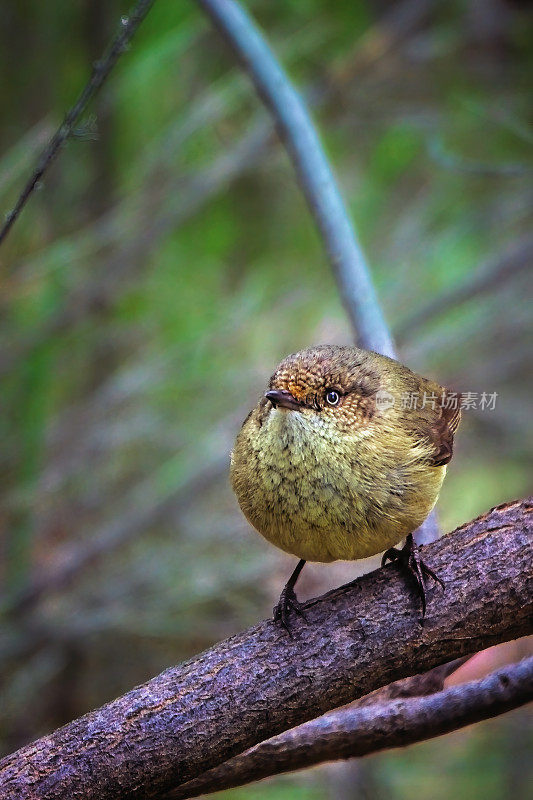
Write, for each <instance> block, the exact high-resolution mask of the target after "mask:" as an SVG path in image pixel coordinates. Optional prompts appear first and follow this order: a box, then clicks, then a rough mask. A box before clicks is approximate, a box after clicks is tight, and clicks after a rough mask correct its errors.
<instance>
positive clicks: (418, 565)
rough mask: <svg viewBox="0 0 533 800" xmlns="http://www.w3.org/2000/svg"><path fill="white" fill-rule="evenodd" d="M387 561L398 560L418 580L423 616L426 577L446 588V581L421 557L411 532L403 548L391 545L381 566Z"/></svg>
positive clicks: (423, 615)
mask: <svg viewBox="0 0 533 800" xmlns="http://www.w3.org/2000/svg"><path fill="white" fill-rule="evenodd" d="M387 561H398V562H399V563H400V565H401V566H403V567H404V568H406V569H407V570H409V572H410V573H411V575H412V576H413V578H414V579H415V581H416V586H417V590H418V594H419V596H420V600H421V602H422V617H425V615H426V578H428V577H429V578H433V580H434V581H435V583H438V584H440V585H441V586H442V588H443V589H444V588H445V587H444V582H443V581H442V580H441V579H440V578H439V576H438V575H437V574H436V573H435V572H433V570H432V569H431V567H428V565H427V564H426V563H425V562H424V561H423V560H422V558H421V557H420V548H419V546H418V545H417V543H416V542H415V540H414V539H413V534H412V533H410V534H409V535H408V536H407V538H406V540H405V545H404V546H403V547H402V549H401V550H398V548H397V547H391V548H390V549H389V550H387V551H386V552H385V553H383V558H382V559H381V566H384V565H385V564H386V563H387Z"/></svg>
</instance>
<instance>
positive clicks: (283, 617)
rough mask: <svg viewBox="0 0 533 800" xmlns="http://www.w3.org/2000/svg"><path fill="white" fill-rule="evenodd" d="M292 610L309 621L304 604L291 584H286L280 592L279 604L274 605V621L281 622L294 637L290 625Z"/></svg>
mask: <svg viewBox="0 0 533 800" xmlns="http://www.w3.org/2000/svg"><path fill="white" fill-rule="evenodd" d="M291 611H294V613H295V614H298V615H299V616H300V617H302V619H304V620H305V622H307V617H306V616H305V612H304V610H303V605H302V604H301V603H300V602H299V600H298V598H297V597H296V594H295V592H294V589H292V588H291V587H290V586H286V587H285V588H284V589H283V591H282V593H281V594H280V597H279V602H278V604H277V605H275V606H274V609H273V617H274V622H280V623H281V625H283V627H284V628H285V630H286V631H287V633H288V634H289V636H291V637H292V631H291V628H290V625H289V616H290V612H291Z"/></svg>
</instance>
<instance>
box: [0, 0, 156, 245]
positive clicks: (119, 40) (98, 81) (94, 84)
mask: <svg viewBox="0 0 533 800" xmlns="http://www.w3.org/2000/svg"><path fill="white" fill-rule="evenodd" d="M153 4H154V0H139V1H138V3H137V4H136V5H135V6H134V8H133V9H132V10H131V13H130V15H129V16H127V17H122V19H121V22H120V30H119V32H118V33H117V35H116V37H115V38H114V39H113V41H112V42H111V45H110V46H109V48H108V50H107V52H106V53H104V55H103V57H102V58H101V59H100V60H99V61H96V62H95V63H94V64H93V69H92V72H91V76H90V78H89V80H88V81H87V83H86V85H85V86H84V88H83V91H82V92H81V94H80V96H79V97H78V99H77V100H76V102H75V103H74V105H73V106H72V108H70V109H69V111H68V112H67V114H66V115H65V119H64V120H63V122H62V123H61V125H60V126H59V128H58V129H57V131H56V133H54V135H53V136H52V138H51V139H50V141H49V142H48V144H47V146H46V148H45V149H44V151H43V153H42V154H41V156H40V158H39V161H38V162H37V165H36V166H35V169H34V171H33V173H32V175H31V177H30V178H29V179H28V182H27V183H26V185H25V186H24V188H23V190H22V192H21V193H20V196H19V198H18V200H17V202H16V204H15V206H14V208H13V210H12V211H10V212H9V214H7V216H6V219H5V221H4V224H3V225H2V227H1V228H0V245H1V244H2V242H3V240H4V239H5V238H6V236H7V234H8V233H9V231H10V229H11V228H12V226H13V225H14V223H15V220H16V219H17V217H18V216H19V214H20V212H21V211H22V209H23V208H24V206H25V205H26V202H27V200H28V199H29V197H30V196H31V194H32V193H33V191H34V190H35V187H36V186H37V184H38V183H39V181H40V180H42V178H43V175H44V173H45V172H46V170H47V169H48V167H49V166H50V165H51V164H52V162H53V161H54V160H55V158H56V156H57V154H58V153H59V151H60V149H61V147H62V146H63V144H64V143H65V142H66V141H67V139H68V138H69V137H70V136H72V134H73V131H74V126H75V125H76V122H77V121H78V119H79V118H80V116H81V115H82V114H83V112H84V111H85V109H86V108H87V105H88V103H89V101H90V100H91V99H92V97H93V96H94V95H95V94H96V92H97V91H98V90H99V89H100V88H101V86H102V85H103V84H104V83H105V81H106V80H107V78H108V77H109V74H110V72H111V70H112V69H113V67H114V66H115V64H116V63H117V61H118V59H119V58H120V56H121V55H122V53H124V52H125V51H126V50H127V49H128V45H129V43H130V41H131V40H132V38H133V36H134V34H135V32H136V31H137V28H138V27H139V25H140V24H141V22H142V21H143V19H144V18H145V17H146V15H147V14H148V12H149V11H150V9H151V7H152V6H153Z"/></svg>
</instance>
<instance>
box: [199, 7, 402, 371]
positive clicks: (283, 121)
mask: <svg viewBox="0 0 533 800" xmlns="http://www.w3.org/2000/svg"><path fill="white" fill-rule="evenodd" d="M197 2H198V3H199V5H201V6H202V8H203V9H204V10H205V12H206V13H207V14H208V15H209V17H210V18H211V20H212V21H213V23H214V24H215V26H216V27H217V29H218V30H219V31H220V33H221V34H222V35H223V36H224V38H225V39H226V41H227V42H228V43H229V45H230V46H231V48H232V50H233V52H234V53H235V55H236V56H237V58H238V59H239V61H241V63H242V64H243V66H244V68H245V69H246V71H247V72H248V73H249V74H250V76H251V78H252V80H253V82H254V84H255V87H256V89H257V91H258V93H259V94H260V96H261V98H262V99H263V102H264V103H265V105H266V106H267V107H268V109H269V110H270V112H271V113H272V115H273V117H274V119H275V121H276V125H277V128H278V130H279V133H280V135H281V136H282V138H283V140H284V142H285V145H286V147H287V150H288V151H289V155H290V157H291V159H292V161H293V164H294V167H295V169H296V172H297V174H298V178H299V180H300V183H301V186H302V190H303V192H304V195H305V197H306V200H307V202H308V204H309V207H310V209H311V212H312V214H313V216H314V218H315V222H316V224H317V226H318V228H319V230H320V233H321V235H322V238H323V240H324V244H325V246H326V250H327V253H328V256H329V259H330V261H331V264H332V267H333V270H334V272H335V276H336V278H337V281H338V284H339V287H340V292H341V296H342V299H343V302H344V305H345V308H346V310H347V313H348V316H349V318H350V320H351V323H352V325H353V327H354V329H355V330H356V331H357V337H358V341H359V343H360V345H361V346H362V347H365V348H368V349H370V350H376V351H377V352H379V353H383V354H384V355H387V356H391V357H392V358H394V356H395V351H394V345H393V342H392V337H391V335H390V332H389V330H388V327H387V324H386V322H385V319H384V317H383V313H382V311H381V307H380V305H379V302H378V299H377V296H376V291H375V289H374V285H373V283H372V278H371V276H370V272H369V269H368V267H367V264H366V262H365V258H364V256H363V252H362V250H361V247H360V245H359V243H358V241H357V238H356V236H355V233H354V230H353V227H352V224H351V222H350V220H349V217H348V213H347V211H346V207H345V205H344V202H343V200H342V198H341V195H340V192H339V190H338V188H337V184H336V181H335V178H334V176H333V173H332V171H331V168H330V166H329V163H328V160H327V158H326V156H325V154H324V150H323V147H322V145H321V143H320V140H319V138H318V135H317V133H316V130H315V128H314V126H313V123H312V122H311V119H310V117H309V113H308V111H307V108H306V106H305V104H304V102H303V100H302V98H301V97H300V95H299V94H298V92H297V91H296V90H295V89H294V87H293V86H292V84H291V82H290V81H289V79H288V77H287V75H286V74H285V72H284V70H283V69H282V67H281V66H280V64H279V63H278V61H277V59H276V57H275V56H274V54H273V53H272V51H271V49H270V48H269V46H268V45H267V43H266V42H265V40H264V38H263V37H262V35H261V33H260V32H259V30H258V28H257V27H256V25H255V23H254V22H253V21H252V19H251V18H250V17H249V16H248V14H247V13H246V12H245V11H244V10H243V9H242V8H241V7H240V6H239V5H238V3H236V2H233V0H197Z"/></svg>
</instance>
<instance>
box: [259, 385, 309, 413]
mask: <svg viewBox="0 0 533 800" xmlns="http://www.w3.org/2000/svg"><path fill="white" fill-rule="evenodd" d="M265 397H266V399H267V400H270V402H271V403H272V405H273V406H274V408H288V409H289V410H291V411H298V410H299V409H301V407H302V404H301V403H299V402H298V400H296V398H294V397H293V396H292V394H291V393H290V392H288V391H287V390H286V389H270V390H269V391H268V392H266V394H265Z"/></svg>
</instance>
